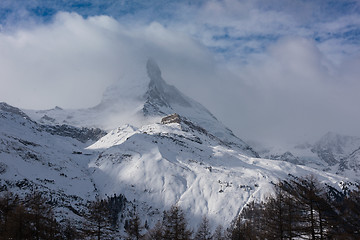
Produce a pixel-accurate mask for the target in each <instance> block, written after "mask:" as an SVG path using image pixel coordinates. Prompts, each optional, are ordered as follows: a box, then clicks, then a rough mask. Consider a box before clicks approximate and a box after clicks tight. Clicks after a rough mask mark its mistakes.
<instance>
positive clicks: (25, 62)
mask: <svg viewBox="0 0 360 240" xmlns="http://www.w3.org/2000/svg"><path fill="white" fill-rule="evenodd" d="M100 2H102V1H99V2H97V1H93V2H92V4H93V5H94V6H97V7H95V8H94V9H93V10H85V8H81V7H77V8H71V6H70V5H66V6H65V7H64V8H65V10H66V11H71V10H74V11H77V12H79V13H82V15H84V16H85V17H83V16H81V15H79V14H77V13H68V12H60V13H57V14H56V15H55V16H54V17H53V18H52V17H51V18H50V20H49V19H48V18H47V20H46V21H44V22H41V21H39V19H38V18H36V20H31V19H33V18H32V15H33V13H32V14H29V13H28V12H26V11H27V10H24V9H22V10H21V11H22V12H23V13H22V14H23V16H24V19H29V21H28V23H27V24H24V21H19V22H18V23H17V24H16V27H14V28H12V26H13V25H11V24H10V25H9V24H6V25H5V28H4V29H5V30H3V31H2V32H0V52H1V55H0V66H1V71H0V84H1V88H0V96H1V99H0V100H2V101H7V102H9V103H10V104H13V105H15V106H19V107H23V108H37V109H43V108H50V107H53V106H55V105H60V106H62V107H66V108H79V107H90V106H93V105H96V104H97V103H98V102H99V101H100V99H101V95H102V92H103V91H104V90H105V89H106V87H108V86H109V85H111V84H113V83H114V82H117V85H118V86H122V87H120V89H127V88H128V87H131V86H136V85H139V84H143V83H144V82H145V81H147V79H144V76H143V75H141V74H139V71H144V70H145V61H146V59H147V58H148V57H153V58H155V59H156V60H157V62H158V63H159V65H160V67H161V69H162V72H163V77H164V78H165V80H166V81H167V82H169V83H170V84H173V85H175V86H176V87H178V88H179V89H180V90H181V91H183V92H184V93H185V94H187V95H189V96H190V97H192V98H194V99H195V100H198V101H199V102H201V103H202V104H203V105H205V106H206V107H207V108H209V109H210V110H211V111H212V112H213V113H214V114H215V115H216V116H217V117H218V118H219V119H220V120H221V121H223V122H224V123H225V124H226V125H227V126H229V127H230V128H231V129H233V130H234V132H235V133H236V134H237V135H238V136H240V137H241V138H245V139H255V140H260V141H261V140H264V141H265V140H266V141H271V142H275V141H279V142H281V141H282V142H289V141H295V140H297V141H298V140H302V139H305V140H306V139H316V138H318V137H320V136H321V135H322V134H324V133H326V132H327V131H330V130H331V131H337V132H340V133H345V134H350V135H359V136H360V130H358V129H359V128H358V122H359V120H360V113H359V111H357V109H356V103H358V102H360V101H359V100H360V99H359V96H358V95H359V94H358V92H359V90H360V84H359V81H358V76H359V74H360V72H359V68H358V66H359V64H360V47H359V46H360V43H359V40H358V39H359V38H358V35H359V34H358V32H359V29H360V16H359V14H358V11H359V3H357V2H356V1H351V0H345V1H341V3H342V4H340V5H339V3H338V2H339V1H332V0H331V1H330V0H329V1H322V2H321V3H320V2H319V1H302V0H291V1H290V0H289V1H287V0H284V1H272V0H257V1H250V0H242V1H236V0H224V1H199V2H198V3H197V4H190V2H185V3H183V2H181V3H178V2H176V1H175V2H174V1H166V3H168V4H165V3H164V4H157V5H154V6H152V4H151V3H148V4H147V5H146V8H142V7H141V6H143V5H142V4H136V2H135V3H134V5H129V6H127V5H126V4H130V3H124V4H125V5H121V4H115V3H116V2H111V3H110V4H109V5H104V7H103V8H100V7H98V6H99V5H97V4H98V3H99V4H100ZM130 2H131V1H130ZM45 3H46V2H43V4H45ZM45 5H46V4H45ZM45 5H41V6H42V7H44V9H45V8H49V9H52V8H51V6H47V5H46V6H45ZM60 5H61V4H59V3H57V4H55V6H54V8H53V9H54V12H57V10H58V9H61V7H59V6H60ZM120 5H121V6H120ZM147 7H148V8H147ZM31 8H34V9H36V6H33V5H31ZM157 8H161V11H160V12H161V14H160V15H157V14H155V13H156V11H155V10H156V9H157ZM124 9H127V10H126V11H125V10H124ZM63 10H64V9H63ZM120 10H121V11H120ZM83 11H85V13H84V12H83ZM98 12H100V13H104V14H108V15H109V16H106V15H101V16H96V15H97V13H98ZM117 12H121V14H120V13H119V14H118V15H116V14H117ZM88 16H92V17H88ZM37 17H39V18H41V16H37ZM10 20H11V21H9V22H10V23H12V22H16V21H17V20H16V19H15V20H14V19H12V18H10ZM40 22H41V23H40ZM134 76H135V77H134Z"/></svg>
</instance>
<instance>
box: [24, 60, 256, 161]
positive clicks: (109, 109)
mask: <svg viewBox="0 0 360 240" xmlns="http://www.w3.org/2000/svg"><path fill="white" fill-rule="evenodd" d="M134 75H135V77H133V78H134V82H135V83H134V84H133V86H127V87H129V88H130V89H124V86H122V85H120V84H121V82H120V83H119V84H115V85H114V86H111V87H109V88H108V90H107V91H106V92H105V93H104V96H103V100H102V102H101V103H100V104H99V105H97V106H95V107H93V108H89V109H80V110H64V109H62V108H60V107H55V108H54V109H50V110H43V111H31V110H24V111H25V112H26V113H27V114H28V115H29V116H31V118H32V119H35V120H36V121H38V122H40V123H44V124H52V125H54V124H68V125H73V126H78V127H92V128H93V127H99V128H102V129H106V130H111V129H114V128H116V127H118V126H120V125H122V124H127V123H131V124H132V125H135V126H141V125H143V124H146V123H151V122H156V121H160V119H161V118H162V117H164V116H167V115H170V114H173V113H177V114H179V115H180V116H182V117H185V118H188V119H191V121H192V122H194V123H195V124H197V125H199V126H201V127H202V128H204V129H205V130H206V131H208V132H209V133H210V134H212V135H214V136H216V137H217V138H219V139H220V140H221V141H223V142H224V143H226V144H229V145H233V146H236V147H239V148H240V149H242V151H244V152H246V153H247V154H248V155H251V156H256V157H258V154H257V153H256V152H255V151H253V150H252V149H251V147H250V146H249V145H248V144H246V143H245V142H244V141H242V140H241V139H240V138H238V137H236V136H235V135H234V134H233V132H232V131H231V130H230V129H228V128H226V127H225V126H224V125H223V124H222V123H221V122H219V121H218V120H217V119H216V118H215V117H214V116H213V115H212V114H211V113H210V112H209V111H208V110H207V109H206V108H205V107H203V106H202V105H201V104H200V103H198V102H196V101H194V100H193V99H190V98H189V97H187V96H185V95H184V94H182V93H181V92H180V91H179V90H178V89H176V88H175V87H174V86H171V85H169V84H167V83H166V82H165V81H164V80H163V78H162V76H161V71H160V68H159V66H158V65H157V64H156V62H155V61H154V60H152V59H149V60H148V61H147V63H146V68H145V69H144V70H140V73H136V74H134ZM139 79H141V80H139ZM143 79H145V80H146V79H147V81H148V82H147V83H146V81H145V82H144V81H143ZM141 83H142V84H141Z"/></svg>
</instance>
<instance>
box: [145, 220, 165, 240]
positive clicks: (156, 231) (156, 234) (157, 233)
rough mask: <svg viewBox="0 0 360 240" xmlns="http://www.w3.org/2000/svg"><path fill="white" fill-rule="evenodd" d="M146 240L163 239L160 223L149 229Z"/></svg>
mask: <svg viewBox="0 0 360 240" xmlns="http://www.w3.org/2000/svg"><path fill="white" fill-rule="evenodd" d="M145 239H146V240H162V239H163V225H162V223H161V222H160V221H158V222H157V223H156V224H155V226H154V227H153V228H152V229H150V230H149V231H148V232H147V233H146V235H145Z"/></svg>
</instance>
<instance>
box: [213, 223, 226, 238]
mask: <svg viewBox="0 0 360 240" xmlns="http://www.w3.org/2000/svg"><path fill="white" fill-rule="evenodd" d="M211 239H212V240H225V239H226V238H225V234H224V229H223V226H222V225H218V226H217V227H216V229H215V232H214V234H213V235H212V236H211Z"/></svg>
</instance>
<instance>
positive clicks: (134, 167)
mask: <svg viewBox="0 0 360 240" xmlns="http://www.w3.org/2000/svg"><path fill="white" fill-rule="evenodd" d="M140 78H144V79H141V80H142V81H138V80H139V79H140ZM134 79H135V80H134V82H135V84H134V85H133V87H132V88H130V89H124V88H123V87H122V86H114V87H111V88H109V89H108V90H107V91H106V92H105V93H104V97H103V100H102V102H101V103H100V104H99V105H97V106H95V107H93V108H89V109H80V110H65V109H61V108H59V107H56V108H54V109H51V110H44V111H30V110H26V111H22V110H20V109H18V108H15V107H12V106H9V105H7V104H5V103H2V104H0V142H1V146H0V181H1V182H0V183H1V187H0V189H1V190H12V191H16V192H20V193H21V192H26V191H30V190H31V189H33V188H37V189H39V190H40V191H43V192H46V193H47V194H48V195H51V196H52V197H53V198H56V199H59V201H58V205H57V208H56V209H57V213H58V214H61V213H64V214H69V215H76V211H77V210H79V208H81V207H82V206H83V203H84V201H86V200H94V198H95V196H97V195H98V196H101V197H105V196H111V195H113V194H124V195H125V196H126V198H127V199H128V200H130V201H132V203H133V204H135V205H136V206H137V207H136V209H137V211H138V213H139V215H140V216H141V219H143V220H144V221H145V219H146V220H147V221H148V224H149V225H150V226H151V225H153V224H155V223H156V221H157V220H158V219H159V217H160V216H161V213H162V211H163V210H165V209H168V208H169V207H170V206H171V205H173V204H178V205H179V206H180V207H182V208H183V209H184V210H185V212H186V213H187V216H188V218H189V221H190V223H191V224H192V226H194V228H195V227H196V226H197V224H198V223H199V222H200V221H201V218H202V216H203V215H207V217H208V218H209V220H210V222H211V226H212V228H213V229H214V228H215V227H216V226H217V225H218V224H223V225H227V224H229V223H230V221H231V220H233V218H234V217H235V216H236V215H237V214H238V213H239V212H240V211H241V209H242V208H243V207H244V205H245V204H246V203H248V202H249V201H251V200H253V199H263V198H265V197H266V196H268V194H271V192H272V185H273V183H274V182H277V181H278V180H279V179H284V178H287V177H289V176H306V175H310V174H312V175H315V176H317V178H318V179H319V180H320V181H321V182H326V183H327V184H328V185H331V186H333V187H335V188H338V189H340V188H341V186H342V184H343V182H344V181H354V179H351V178H350V179H348V178H345V177H344V176H341V175H336V174H332V173H328V172H325V171H322V169H314V168H311V167H309V166H305V165H296V164H294V163H298V162H297V159H296V158H295V160H296V161H295V160H294V161H293V163H291V162H286V161H283V160H284V159H281V158H280V159H279V160H269V159H264V158H259V156H258V154H257V153H256V152H255V151H254V150H252V148H251V147H250V146H249V145H248V144H246V143H245V142H244V141H242V140H241V139H240V138H238V137H236V136H235V135H234V134H233V133H232V132H231V131H230V130H229V129H227V128H226V127H225V126H224V125H223V124H221V123H220V122H219V121H218V120H217V119H216V118H215V117H214V116H213V115H212V114H211V113H210V112H209V111H208V110H207V109H206V108H205V107H203V106H202V105H201V104H199V103H197V102H196V101H194V100H192V99H190V98H188V97H186V96H185V95H184V94H182V93H181V92H180V91H178V90H177V89H176V88H175V87H173V86H170V85H168V84H167V83H166V82H165V81H164V80H163V78H162V77H161V71H160V69H159V67H158V66H157V64H156V63H155V62H154V61H153V60H149V61H148V62H147V64H146V67H144V69H143V71H140V73H136V77H134ZM141 82H142V83H144V82H145V84H140V83H141ZM124 123H125V124H124ZM94 127H96V128H94ZM112 127H113V128H112ZM100 129H104V130H106V133H105V132H104V131H103V130H100ZM312 154H313V155H314V154H315V153H314V152H312ZM291 155H292V154H287V155H286V156H285V157H289V156H290V157H291ZM294 156H295V154H294V155H293V156H292V157H294ZM352 156H353V158H352V159H351V161H350V160H349V162H348V163H347V164H348V166H350V165H351V164H356V160H357V159H358V156H359V153H358V151H353V153H352ZM299 161H300V163H301V160H299ZM71 209H72V210H71Z"/></svg>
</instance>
